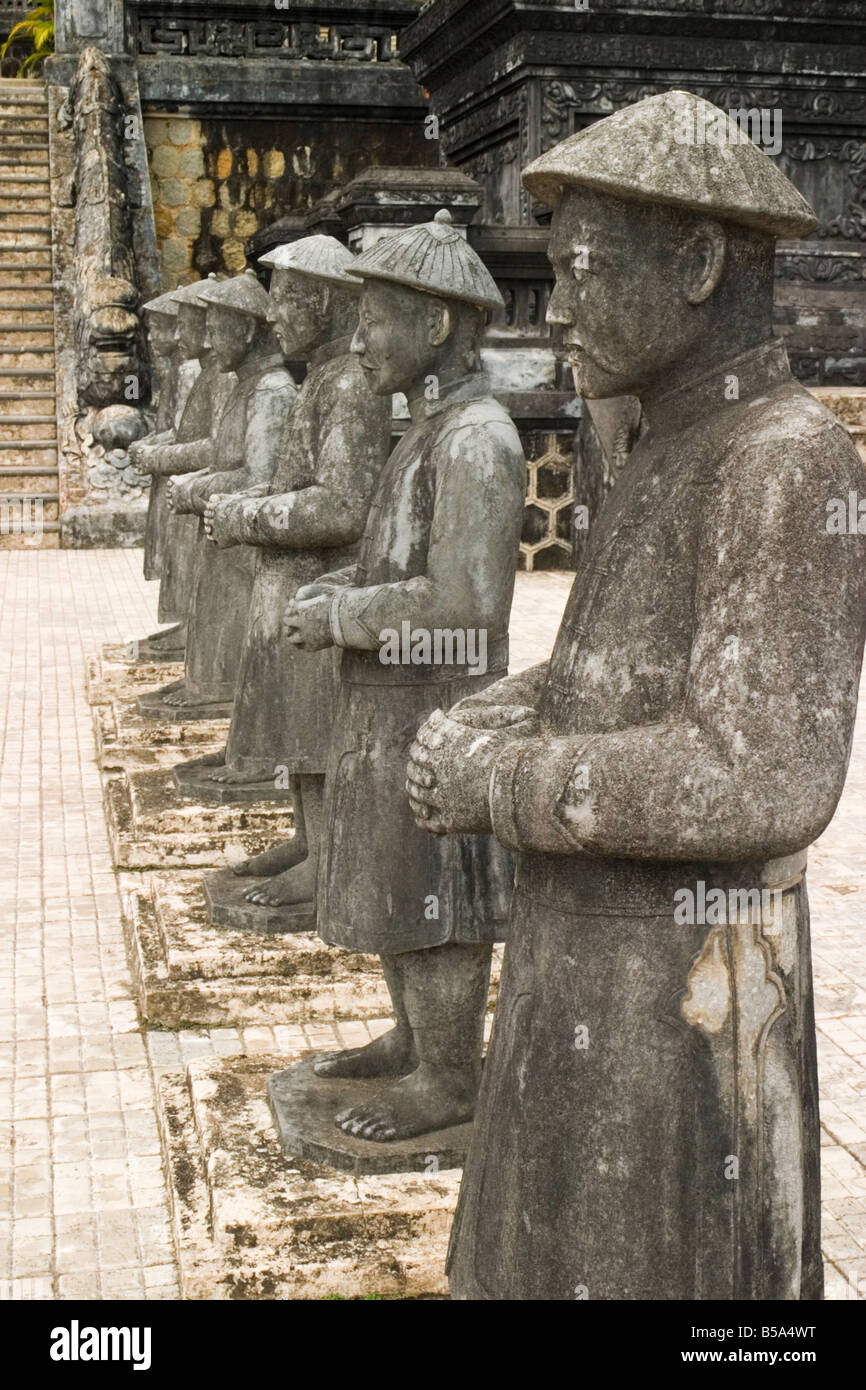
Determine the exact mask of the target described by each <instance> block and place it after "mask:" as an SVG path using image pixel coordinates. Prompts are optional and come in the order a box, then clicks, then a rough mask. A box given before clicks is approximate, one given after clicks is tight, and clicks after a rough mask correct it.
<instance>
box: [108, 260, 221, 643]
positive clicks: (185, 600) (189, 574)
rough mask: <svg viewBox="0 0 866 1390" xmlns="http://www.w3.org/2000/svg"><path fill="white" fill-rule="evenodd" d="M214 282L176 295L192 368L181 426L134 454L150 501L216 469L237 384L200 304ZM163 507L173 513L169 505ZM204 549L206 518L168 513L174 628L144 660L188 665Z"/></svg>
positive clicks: (165, 606)
mask: <svg viewBox="0 0 866 1390" xmlns="http://www.w3.org/2000/svg"><path fill="white" fill-rule="evenodd" d="M207 283H208V282H207V280H202V281H197V282H196V283H195V284H193V285H184V286H182V287H181V288H180V289H177V290H175V291H174V292H173V295H172V299H173V301H174V303H175V304H176V309H177V340H178V349H179V352H180V355H181V357H182V358H183V359H184V363H185V366H186V367H187V368H191V369H193V370H192V372H191V375H190V378H189V384H188V385H187V386H186V398H185V400H184V402H183V407H182V410H181V412H180V417H179V420H178V424H177V428H176V430H174V431H172V432H170V433H167V434H166V435H164V436H162V437H157V438H153V437H149V438H147V439H143V440H141V441H140V442H139V443H138V444H136V445H134V446H133V448H132V450H131V457H132V459H133V462H134V463H135V466H136V468H138V469H139V471H140V472H142V473H150V474H151V475H152V477H153V482H152V483H151V498H153V495H154V492H155V491H156V490H158V491H159V492H160V493H161V495H162V497H163V499H165V494H166V489H167V487H168V480H169V478H170V477H172V476H173V475H174V474H177V473H190V472H193V471H196V470H198V469H200V468H202V467H206V466H208V465H209V464H212V463H213V447H214V443H215V441H216V435H217V430H218V427H219V422H220V420H221V418H222V412H223V410H224V408H225V404H226V401H227V400H228V398H229V396H230V394H231V392H232V390H233V389H234V387H235V385H236V383H237V378H236V377H235V375H234V373H233V372H224V371H223V370H222V367H221V366H220V364H219V362H218V361H217V359H216V357H215V355H214V352H213V349H212V348H211V345H210V340H209V339H208V336H207V310H206V308H205V306H204V305H203V304H201V303H199V301H198V298H197V296H198V293H199V290H200V289H201V288H202V287H203V286H204V285H206V284H207ZM183 370H184V369H183V368H181V374H182V373H183ZM164 505H165V506H166V511H167V502H165V503H164ZM204 544H205V539H204V529H203V526H202V522H201V518H200V517H197V516H193V515H186V514H185V515H180V514H178V513H176V512H168V511H167V516H166V522H165V539H164V544H163V547H162V549H163V555H162V566H161V574H160V585H159V610H158V617H159V621H160V622H161V623H172V624H173V626H172V627H170V628H167V629H163V630H162V631H160V632H155V633H152V634H151V635H150V636H149V637H146V638H144V639H143V640H142V641H141V642H140V643H138V644H137V645H138V655H139V656H140V657H143V658H146V659H148V660H157V661H159V660H162V661H182V660H183V658H184V654H185V652H186V627H187V616H188V613H189V605H190V602H191V600H192V586H193V579H194V575H195V564H196V559H197V556H198V551H199V548H200V547H201V546H203V545H204Z"/></svg>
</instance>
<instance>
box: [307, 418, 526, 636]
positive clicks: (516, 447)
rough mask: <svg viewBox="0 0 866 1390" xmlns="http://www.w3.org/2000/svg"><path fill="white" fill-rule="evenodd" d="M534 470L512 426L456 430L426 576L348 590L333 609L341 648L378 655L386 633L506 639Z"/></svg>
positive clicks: (439, 470) (441, 449) (440, 481)
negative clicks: (529, 472)
mask: <svg viewBox="0 0 866 1390" xmlns="http://www.w3.org/2000/svg"><path fill="white" fill-rule="evenodd" d="M525 490H526V463H525V460H524V457H523V452H522V450H521V448H520V441H519V438H518V436H517V432H516V430H514V427H513V426H512V425H511V423H510V421H502V422H500V421H499V420H496V421H492V422H490V423H487V424H484V425H475V426H467V427H465V428H458V429H455V430H454V431H452V432H451V433H450V434H449V435H447V436H446V437H445V439H444V440H443V441H441V442H440V444H439V446H438V447H437V455H436V485H435V495H434V499H433V515H432V520H431V526H430V540H429V545H428V550H427V563H426V566H425V572H424V573H423V574H421V575H417V576H415V577H413V578H411V579H405V580H399V581H396V582H394V583H391V584H376V585H371V586H369V587H367V588H363V589H354V588H352V589H343V590H341V591H340V592H339V593H337V594H336V595H335V596H334V600H333V602H332V605H331V632H332V634H333V637H334V641H335V643H336V645H337V646H340V647H357V648H360V649H362V650H368V651H375V650H377V649H378V647H379V646H380V639H379V633H380V632H382V631H383V629H392V630H393V629H399V627H400V624H401V622H404V621H408V622H410V623H416V624H418V625H420V626H423V627H425V628H427V629H431V630H432V629H434V628H442V629H452V630H454V629H460V628H485V627H486V628H489V630H490V636H491V637H494V638H495V637H500V636H504V635H505V628H506V626H507V620H508V619H507V614H503V613H502V611H501V609H502V594H503V592H505V591H507V590H508V589H509V588H510V586H511V584H512V582H513V580H512V575H513V571H514V567H515V564H516V561H517V550H518V546H519V543H520V527H521V523H522V518H523V505H524V496H525Z"/></svg>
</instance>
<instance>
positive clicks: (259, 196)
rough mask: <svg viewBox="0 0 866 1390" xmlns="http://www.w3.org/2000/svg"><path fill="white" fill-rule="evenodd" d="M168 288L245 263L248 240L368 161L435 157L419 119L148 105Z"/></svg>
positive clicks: (150, 156) (147, 137)
mask: <svg viewBox="0 0 866 1390" xmlns="http://www.w3.org/2000/svg"><path fill="white" fill-rule="evenodd" d="M144 128H145V140H146V142H147V147H148V159H149V165H150V176H151V188H152V193H153V205H154V216H155V219H156V234H157V242H158V245H159V249H160V260H161V266H162V280H163V285H164V287H165V288H166V289H174V288H175V286H177V285H179V284H184V283H187V282H188V281H191V280H195V279H198V278H199V277H201V276H204V275H207V274H209V273H210V272H211V271H216V273H217V274H226V273H231V274H234V273H236V272H238V271H240V270H243V268H244V266H245V265H246V263H247V261H246V255H245V250H244V247H245V243H246V242H247V241H248V240H249V239H250V238H251V237H253V236H255V234H256V233H257V232H258V231H260V230H261V229H262V228H264V227H267V226H269V225H270V224H271V223H272V222H275V221H277V220H278V219H279V218H281V217H284V216H286V215H287V214H289V213H304V212H307V211H308V210H309V209H310V208H311V207H313V205H314V204H315V203H316V202H318V200H319V199H320V198H321V197H322V196H323V195H324V194H326V193H328V192H330V191H331V189H333V188H335V187H337V186H338V185H340V184H343V183H345V182H347V181H348V180H349V179H351V178H352V177H353V175H354V174H356V173H357V172H358V171H359V170H360V169H361V168H363V167H364V165H366V164H370V163H374V162H382V163H395V164H410V165H423V164H425V163H428V164H429V163H432V162H435V160H436V158H437V153H436V149H435V146H434V145H432V144H431V142H430V141H428V140H425V139H424V134H423V126H422V124H421V122H420V121H419V122H417V123H415V124H414V125H410V126H406V127H395V126H392V125H383V124H381V123H378V122H376V121H373V120H371V121H366V122H364V121H360V122H359V121H352V122H349V121H334V122H326V121H322V122H321V123H319V124H318V125H314V124H313V123H312V122H310V121H308V120H301V119H291V118H285V119H282V120H278V119H267V120H255V119H249V118H246V117H235V118H227V119H215V118H210V117H204V118H202V117H189V116H183V115H178V114H173V113H171V112H156V111H149V112H147V114H146V116H145V121H144Z"/></svg>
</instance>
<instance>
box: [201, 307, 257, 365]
mask: <svg viewBox="0 0 866 1390" xmlns="http://www.w3.org/2000/svg"><path fill="white" fill-rule="evenodd" d="M254 334H255V321H254V319H252V318H251V317H250V315H249V314H243V313H241V312H240V311H239V310H237V309H227V308H226V306H225V305H224V304H209V305H208V307H207V336H208V338H209V339H210V345H211V347H212V348H213V353H214V356H215V357H216V360H217V362H218V363H219V368H220V371H223V372H233V371H235V370H236V369H237V368H238V367H239V366H240V365H241V363H242V362H243V360H244V358H245V357H246V355H247V353H248V351H249V346H250V343H251V342H252V339H253V336H254Z"/></svg>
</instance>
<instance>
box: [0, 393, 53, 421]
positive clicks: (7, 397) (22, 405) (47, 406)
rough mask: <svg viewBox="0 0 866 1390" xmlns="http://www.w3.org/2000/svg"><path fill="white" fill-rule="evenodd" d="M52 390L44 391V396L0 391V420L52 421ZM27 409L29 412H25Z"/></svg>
mask: <svg viewBox="0 0 866 1390" xmlns="http://www.w3.org/2000/svg"><path fill="white" fill-rule="evenodd" d="M54 404H55V396H54V392H53V391H52V392H50V393H49V392H46V393H45V395H44V396H36V395H33V396H16V395H15V394H14V392H12V393H9V394H7V393H5V392H2V391H0V422H2V423H4V424H6V423H11V422H13V421H14V422H16V423H19V422H22V421H23V422H25V423H27V424H30V423H31V422H32V421H35V420H42V421H45V422H49V421H51V422H53V420H54ZM28 410H29V414H28V413H27V412H28Z"/></svg>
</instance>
